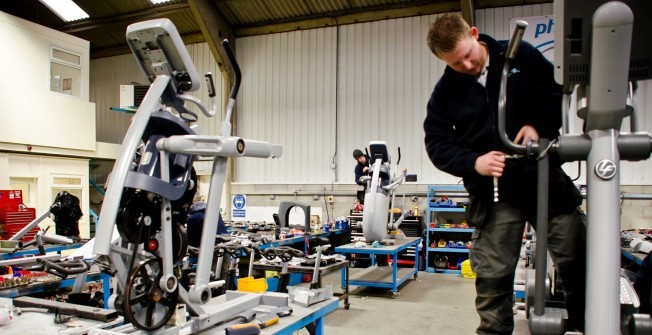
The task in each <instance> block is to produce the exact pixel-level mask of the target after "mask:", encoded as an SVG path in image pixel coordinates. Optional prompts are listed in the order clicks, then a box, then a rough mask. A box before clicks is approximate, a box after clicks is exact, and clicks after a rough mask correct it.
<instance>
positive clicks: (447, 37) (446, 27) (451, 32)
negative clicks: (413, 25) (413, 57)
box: [427, 13, 471, 58]
mask: <svg viewBox="0 0 652 335" xmlns="http://www.w3.org/2000/svg"><path fill="white" fill-rule="evenodd" d="M469 35H471V27H469V25H468V23H466V21H464V18H462V16H461V15H459V14H457V13H446V14H443V15H442V16H440V17H439V18H438V19H437V20H435V22H433V23H432V24H431V25H430V29H429V30H428V38H427V41H428V48H430V51H432V53H433V54H435V56H437V57H439V58H441V56H442V54H445V53H449V52H451V51H453V50H455V46H456V45H457V42H459V41H460V40H462V39H463V38H464V37H466V36H469Z"/></svg>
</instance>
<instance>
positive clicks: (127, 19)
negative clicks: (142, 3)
mask: <svg viewBox="0 0 652 335" xmlns="http://www.w3.org/2000/svg"><path fill="white" fill-rule="evenodd" d="M186 9H188V4H186V3H178V4H172V5H167V6H161V7H156V8H151V9H147V10H143V11H138V12H135V13H129V14H122V15H115V16H109V17H105V18H101V19H95V20H88V21H83V22H76V23H69V24H65V25H62V26H58V27H54V29H57V30H59V31H62V32H64V33H68V34H74V33H79V32H82V31H86V30H93V29H103V28H106V26H114V25H127V24H131V23H134V22H140V21H145V20H151V19H158V18H161V17H165V16H168V15H171V14H174V13H177V12H181V11H184V10H186Z"/></svg>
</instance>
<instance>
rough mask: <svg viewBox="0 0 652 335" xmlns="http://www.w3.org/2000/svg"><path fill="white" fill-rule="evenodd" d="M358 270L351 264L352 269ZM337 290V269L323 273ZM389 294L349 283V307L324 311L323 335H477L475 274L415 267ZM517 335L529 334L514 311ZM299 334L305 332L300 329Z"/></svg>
mask: <svg viewBox="0 0 652 335" xmlns="http://www.w3.org/2000/svg"><path fill="white" fill-rule="evenodd" d="M360 270H362V269H351V274H354V273H355V272H356V271H360ZM329 283H330V284H333V288H334V289H335V291H336V292H341V290H340V288H339V287H340V276H339V272H336V273H331V274H329V275H327V276H325V277H324V278H323V284H329ZM399 293H400V296H399V297H398V298H397V299H394V298H392V294H390V292H389V291H388V290H386V289H376V288H366V287H358V288H356V287H352V292H351V296H350V297H349V302H350V304H351V306H350V309H349V310H346V309H344V307H343V306H344V303H343V302H341V303H340V308H339V309H338V310H336V311H335V312H333V313H331V314H329V315H328V316H326V318H325V320H326V322H325V334H326V335H350V334H356V335H364V334H369V335H390V334H391V335H395V334H401V332H403V331H408V332H409V333H410V334H475V328H476V327H477V326H478V324H479V322H480V321H479V320H480V318H479V317H478V315H477V313H476V312H475V306H474V300H475V286H474V280H473V279H465V278H463V277H462V276H461V275H451V274H439V273H427V272H419V275H418V278H417V279H409V280H408V281H407V282H405V283H404V284H403V285H402V286H401V287H400V288H399ZM515 323H516V329H515V330H514V334H515V335H529V334H530V332H529V331H528V328H527V320H526V319H525V313H524V312H523V311H518V312H517V315H515ZM298 334H308V332H307V331H306V330H305V329H304V330H301V331H300V332H298Z"/></svg>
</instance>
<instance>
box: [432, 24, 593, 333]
mask: <svg viewBox="0 0 652 335" xmlns="http://www.w3.org/2000/svg"><path fill="white" fill-rule="evenodd" d="M428 46H429V48H430V50H431V51H432V52H433V54H434V55H435V56H437V57H438V58H439V59H441V60H443V61H444V62H445V63H446V64H447V65H448V66H447V67H446V70H445V71H444V74H443V76H442V77H441V78H440V79H439V81H438V82H437V84H436V86H435V88H434V90H433V92H432V96H431V97H430V100H429V101H428V106H427V111H428V113H427V116H426V119H425V122H424V131H425V146H426V151H427V152H428V155H429V157H430V160H431V161H432V162H433V164H434V165H435V166H436V167H437V168H438V169H440V170H442V171H444V172H447V173H450V174H452V175H455V176H459V177H462V178H463V180H464V186H465V187H466V189H467V191H468V192H469V195H470V200H471V204H470V206H469V207H468V209H467V211H468V214H469V223H470V224H471V225H474V226H475V230H474V232H473V235H472V239H473V247H472V249H471V254H470V259H471V264H472V267H473V270H474V271H475V272H476V273H477V279H476V293H477V296H476V309H477V311H478V314H479V315H480V319H481V322H480V325H479V326H478V328H477V332H478V333H479V334H511V333H512V331H513V329H514V319H513V312H512V306H513V299H514V286H513V284H514V273H515V269H516V265H517V263H518V259H519V255H520V248H521V241H522V236H523V229H524V226H525V222H526V221H529V222H531V223H533V224H535V218H536V195H537V190H536V179H537V178H536V162H535V161H533V160H528V159H525V158H520V159H509V160H506V159H505V156H506V155H510V154H513V152H511V151H510V150H509V149H508V148H507V147H505V146H504V145H503V144H502V143H501V141H500V138H499V136H500V135H499V134H498V132H497V111H498V95H499V87H500V77H501V71H502V68H503V64H504V61H505V55H504V53H505V48H506V46H507V41H496V40H494V39H493V38H491V37H489V36H487V35H480V34H479V33H478V29H477V28H476V27H469V25H468V24H467V23H466V22H464V20H463V19H462V17H461V16H460V15H458V14H452V13H450V14H444V15H442V16H441V17H440V18H439V19H438V20H437V21H435V22H434V23H433V24H432V25H431V26H430V30H429V32H428ZM507 98H508V100H507V111H506V131H507V135H508V137H509V138H510V139H512V140H513V141H514V142H516V143H520V144H524V143H526V142H527V141H528V140H531V141H538V139H539V138H540V137H545V138H548V139H554V138H556V137H557V136H558V135H559V130H558V129H559V128H560V126H561V86H559V85H558V84H557V83H555V81H554V77H553V67H552V64H551V63H550V62H549V61H547V60H546V59H545V58H544V57H543V55H542V54H541V53H540V52H539V51H538V50H537V49H535V48H534V47H532V46H531V45H530V44H528V43H525V42H523V43H521V44H520V45H519V47H518V53H517V55H516V59H515V60H514V61H513V62H512V67H511V69H510V71H509V76H508V81H507ZM560 165H561V164H560V162H559V161H557V160H555V159H554V158H553V157H551V167H550V177H551V178H550V216H549V219H550V223H549V234H548V236H549V250H550V252H551V254H552V258H553V260H554V261H555V263H556V266H557V269H558V271H559V274H560V276H561V279H562V281H563V283H564V288H565V292H564V293H565V298H566V304H567V308H568V314H569V322H570V324H571V327H572V328H577V329H583V325H584V272H585V271H584V269H585V262H586V260H585V253H586V252H585V227H584V225H583V221H582V215H581V213H580V212H579V211H578V210H577V206H578V205H579V204H580V203H581V201H582V198H581V195H580V194H579V192H577V189H576V188H575V187H574V185H573V184H572V182H571V181H570V179H569V178H568V176H567V175H566V174H565V173H564V172H563V170H562V169H561V168H560ZM494 177H499V187H498V188H499V192H500V201H499V202H495V203H494V201H493V178H494Z"/></svg>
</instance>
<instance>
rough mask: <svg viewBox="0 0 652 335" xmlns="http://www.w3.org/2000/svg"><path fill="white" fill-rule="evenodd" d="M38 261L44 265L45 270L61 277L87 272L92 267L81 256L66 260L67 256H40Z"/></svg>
mask: <svg viewBox="0 0 652 335" xmlns="http://www.w3.org/2000/svg"><path fill="white" fill-rule="evenodd" d="M38 262H39V263H41V264H42V265H43V268H44V269H43V270H44V271H45V272H47V273H50V274H53V275H55V276H59V277H61V278H66V277H68V276H70V275H76V274H81V273H87V272H88V270H90V268H91V266H90V264H88V263H87V262H86V261H85V260H83V259H81V258H79V259H73V260H66V259H65V258H59V259H57V260H48V259H46V258H40V259H38Z"/></svg>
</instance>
